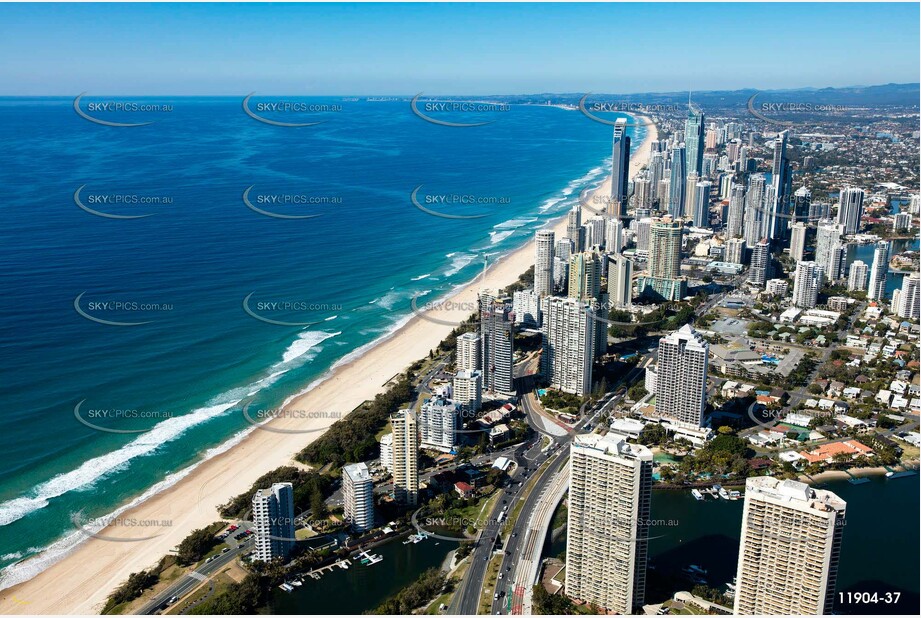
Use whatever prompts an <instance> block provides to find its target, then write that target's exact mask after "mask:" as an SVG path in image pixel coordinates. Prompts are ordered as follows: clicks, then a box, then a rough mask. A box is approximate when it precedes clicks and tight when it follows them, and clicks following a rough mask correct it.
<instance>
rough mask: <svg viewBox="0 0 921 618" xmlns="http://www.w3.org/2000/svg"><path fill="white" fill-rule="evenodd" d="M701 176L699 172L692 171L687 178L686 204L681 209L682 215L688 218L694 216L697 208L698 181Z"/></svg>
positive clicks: (685, 184) (685, 183) (685, 182)
mask: <svg viewBox="0 0 921 618" xmlns="http://www.w3.org/2000/svg"><path fill="white" fill-rule="evenodd" d="M699 180H700V176H698V175H697V172H691V173H690V174H688V177H687V178H685V181H684V186H685V191H684V206H683V207H682V209H681V216H682V217H685V218H687V219H693V218H694V210H695V209H696V208H697V183H698V181H699Z"/></svg>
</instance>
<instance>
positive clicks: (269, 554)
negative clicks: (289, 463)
mask: <svg viewBox="0 0 921 618" xmlns="http://www.w3.org/2000/svg"><path fill="white" fill-rule="evenodd" d="M253 531H254V532H255V533H256V547H255V553H254V555H253V560H259V561H262V562H268V561H270V560H274V559H275V558H284V557H286V556H287V555H288V554H289V553H291V550H292V549H294V543H295V539H294V486H293V485H292V484H291V483H275V484H273V485H272V486H271V487H269V488H267V489H260V490H258V491H257V492H256V493H255V494H253Z"/></svg>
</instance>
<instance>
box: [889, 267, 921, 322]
mask: <svg viewBox="0 0 921 618" xmlns="http://www.w3.org/2000/svg"><path fill="white" fill-rule="evenodd" d="M895 309H896V313H897V314H898V316H899V317H900V318H905V319H908V320H917V319H918V318H919V317H921V273H917V272H914V273H911V274H910V275H905V277H904V278H902V295H901V297H900V298H899V304H898V306H897V307H896V308H895Z"/></svg>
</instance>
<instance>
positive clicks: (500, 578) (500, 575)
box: [499, 573, 505, 581]
mask: <svg viewBox="0 0 921 618" xmlns="http://www.w3.org/2000/svg"><path fill="white" fill-rule="evenodd" d="M503 575H505V573H499V580H500V581H501V580H502V576H503Z"/></svg>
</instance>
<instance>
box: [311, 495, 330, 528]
mask: <svg viewBox="0 0 921 618" xmlns="http://www.w3.org/2000/svg"><path fill="white" fill-rule="evenodd" d="M310 512H311V513H312V514H313V519H315V520H317V521H320V520H323V519H326V518H327V517H328V516H329V510H328V509H327V508H326V502H325V501H324V500H323V493H322V492H320V490H319V489H314V491H313V492H312V493H311V494H310Z"/></svg>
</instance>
